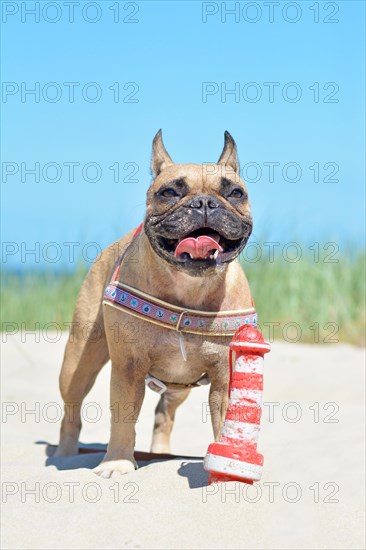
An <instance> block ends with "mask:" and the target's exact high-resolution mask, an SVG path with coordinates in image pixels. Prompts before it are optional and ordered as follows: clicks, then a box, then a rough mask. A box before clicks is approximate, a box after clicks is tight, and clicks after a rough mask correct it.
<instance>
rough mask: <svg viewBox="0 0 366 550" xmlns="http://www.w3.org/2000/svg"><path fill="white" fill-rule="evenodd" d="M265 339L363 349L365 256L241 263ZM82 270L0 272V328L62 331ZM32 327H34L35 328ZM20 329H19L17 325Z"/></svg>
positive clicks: (71, 306)
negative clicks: (55, 328) (52, 327)
mask: <svg viewBox="0 0 366 550" xmlns="http://www.w3.org/2000/svg"><path fill="white" fill-rule="evenodd" d="M242 264H243V267H244V270H245V272H246V274H247V277H248V280H249V282H250V286H251V289H252V293H253V297H254V300H255V305H256V308H257V311H258V314H259V325H260V327H261V329H262V332H263V334H264V336H265V338H266V339H267V340H268V339H269V340H271V339H272V337H273V336H274V338H275V339H284V340H287V341H293V342H295V341H300V342H314V343H335V342H338V341H341V342H349V343H352V344H356V345H364V344H365V334H364V326H365V283H364V281H365V253H364V252H360V251H358V252H356V251H352V250H349V251H346V252H344V253H343V254H342V255H341V256H340V257H339V260H338V261H337V262H335V263H328V262H326V261H324V260H323V261H319V262H315V261H314V257H313V256H312V255H310V254H308V255H305V256H303V257H302V258H301V259H300V260H299V261H298V262H296V263H291V262H289V261H285V260H284V259H283V258H281V259H279V258H277V259H275V261H273V262H269V261H268V257H267V258H263V259H261V260H259V261H257V262H255V263H253V262H249V261H244V260H243V262H242ZM86 271H87V268H86V267H85V266H84V265H80V266H79V267H78V268H77V270H76V271H75V272H73V273H71V274H70V273H57V272H52V271H43V272H42V271H41V272H28V273H14V272H10V271H4V272H3V274H2V284H1V303H2V315H1V321H2V325H1V328H2V330H3V331H4V330H5V331H13V330H16V329H17V327H18V329H19V330H20V329H21V328H22V326H23V328H26V329H29V330H30V329H34V328H41V329H42V328H44V327H46V326H47V324H48V323H57V324H58V325H59V326H60V327H61V328H62V329H63V330H67V325H66V324H64V323H67V322H70V321H71V318H72V312H73V308H74V305H75V300H76V297H77V293H78V290H79V288H80V285H81V282H82V280H83V278H84V276H85V274H86ZM9 323H14V325H9ZM37 323H38V324H37ZM22 324H23V325H22Z"/></svg>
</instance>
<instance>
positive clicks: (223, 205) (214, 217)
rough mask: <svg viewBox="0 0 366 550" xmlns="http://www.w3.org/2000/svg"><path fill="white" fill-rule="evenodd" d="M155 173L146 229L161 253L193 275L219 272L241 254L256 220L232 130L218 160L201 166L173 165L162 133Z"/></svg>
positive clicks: (158, 138)
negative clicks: (242, 178)
mask: <svg viewBox="0 0 366 550" xmlns="http://www.w3.org/2000/svg"><path fill="white" fill-rule="evenodd" d="M152 172H153V176H154V178H155V179H154V181H153V183H152V185H151V186H150V188H149V190H148V193H147V211H146V217H145V222H144V229H145V233H146V235H147V237H148V239H149V242H150V244H151V246H152V248H153V250H154V251H155V253H156V254H158V255H159V256H160V257H161V258H163V259H164V260H165V261H166V262H168V263H169V264H171V265H172V266H174V267H175V268H176V269H178V270H180V271H184V272H186V273H188V274H190V275H192V276H205V275H211V274H214V273H217V272H219V271H220V270H222V269H223V266H225V264H227V263H228V262H232V261H233V260H234V259H235V258H237V257H238V256H239V254H240V252H241V251H242V250H243V249H244V247H245V245H246V243H247V241H248V239H249V237H250V234H251V232H252V226H253V222H252V216H251V213H250V205H249V201H248V193H247V189H246V187H245V185H244V182H243V181H242V180H241V179H240V176H239V162H238V158H237V152H236V145H235V142H234V140H233V138H232V137H231V136H230V134H229V133H228V132H225V145H224V149H223V152H222V154H221V156H220V159H219V161H218V163H217V164H204V165H202V166H200V165H197V164H174V163H173V161H172V160H171V158H170V156H169V155H168V153H167V151H166V149H165V147H164V145H163V141H162V137H161V131H159V132H158V134H157V135H156V136H155V139H154V142H153V156H152Z"/></svg>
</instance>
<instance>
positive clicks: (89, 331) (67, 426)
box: [54, 270, 109, 456]
mask: <svg viewBox="0 0 366 550" xmlns="http://www.w3.org/2000/svg"><path fill="white" fill-rule="evenodd" d="M98 278H99V277H96V276H95V274H94V273H93V270H91V271H90V272H89V274H88V276H87V277H86V279H85V281H84V284H83V286H82V288H81V291H80V294H79V298H78V301H77V305H76V309H75V314H74V318H73V323H72V327H73V328H72V331H71V333H70V336H69V340H68V342H67V345H66V349H65V355H64V361H63V365H62V369H61V373H60V391H61V395H62V398H63V400H64V403H65V412H64V418H63V420H62V424H61V432H60V443H59V446H58V448H57V450H56V453H55V455H54V456H71V455H75V454H77V453H78V442H79V434H80V429H81V414H80V411H81V406H82V402H83V399H84V398H85V396H86V395H87V394H88V392H89V391H90V390H91V388H92V386H93V384H94V382H95V379H96V377H97V375H98V373H99V371H100V370H101V369H102V367H103V365H105V363H106V362H107V361H108V359H109V352H108V346H107V340H106V335H105V330H104V324H103V310H102V307H103V306H102V303H101V296H100V295H99V294H101V292H102V289H103V285H104V281H98Z"/></svg>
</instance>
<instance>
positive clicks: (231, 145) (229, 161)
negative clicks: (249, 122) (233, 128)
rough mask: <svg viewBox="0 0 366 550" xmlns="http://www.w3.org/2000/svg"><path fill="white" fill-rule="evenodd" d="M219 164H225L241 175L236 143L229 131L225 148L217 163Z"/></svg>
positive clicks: (226, 132) (226, 135) (226, 134)
mask: <svg viewBox="0 0 366 550" xmlns="http://www.w3.org/2000/svg"><path fill="white" fill-rule="evenodd" d="M217 164H225V165H226V166H229V167H230V168H232V169H233V170H234V172H236V173H237V174H239V171H240V165H239V159H238V153H237V150H236V143H235V141H234V139H233V138H232V136H231V135H230V134H229V132H228V131H227V130H226V131H225V143H224V148H223V150H222V153H221V156H220V158H219V160H218V161H217Z"/></svg>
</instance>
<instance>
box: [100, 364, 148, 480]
mask: <svg viewBox="0 0 366 550" xmlns="http://www.w3.org/2000/svg"><path fill="white" fill-rule="evenodd" d="M145 375H146V373H145V372H144V369H142V368H141V363H140V361H138V360H134V359H133V357H124V358H118V360H115V361H113V360H112V376H111V393H110V395H111V436H110V441H109V445H108V449H107V454H106V455H105V457H104V460H103V461H102V462H101V463H100V464H99V466H97V467H96V468H95V469H94V472H95V473H96V474H98V475H100V476H101V477H104V478H110V477H117V476H119V475H121V474H127V473H129V472H133V471H134V470H135V469H136V468H137V464H136V462H135V459H134V456H133V455H134V449H135V424H136V422H137V419H138V416H139V413H140V409H141V405H142V402H143V399H144V395H145Z"/></svg>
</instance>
